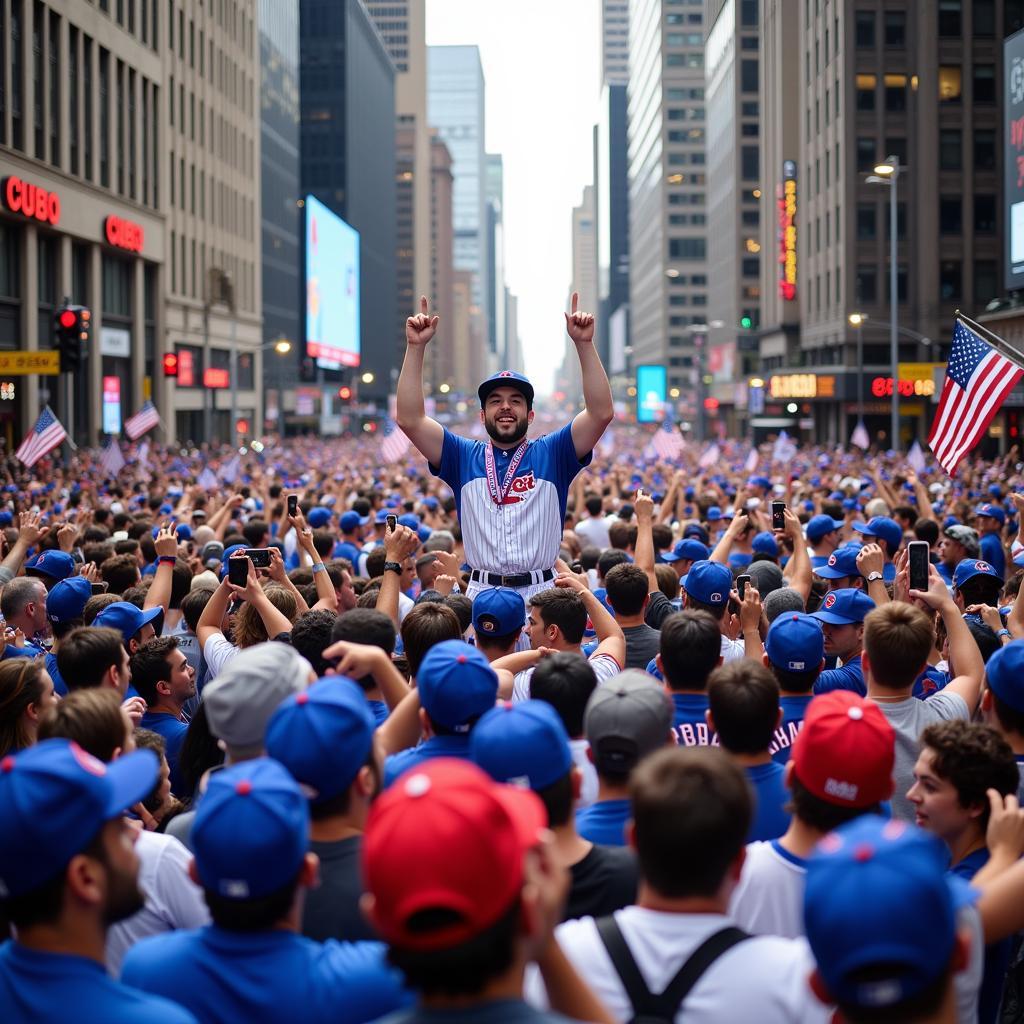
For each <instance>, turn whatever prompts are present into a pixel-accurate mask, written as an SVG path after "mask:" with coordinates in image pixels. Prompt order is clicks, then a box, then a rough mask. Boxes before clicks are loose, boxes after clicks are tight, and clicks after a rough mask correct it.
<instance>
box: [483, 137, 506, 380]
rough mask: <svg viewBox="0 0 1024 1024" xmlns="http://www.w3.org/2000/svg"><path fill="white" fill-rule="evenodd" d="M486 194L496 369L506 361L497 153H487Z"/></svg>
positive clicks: (501, 175)
mask: <svg viewBox="0 0 1024 1024" xmlns="http://www.w3.org/2000/svg"><path fill="white" fill-rule="evenodd" d="M485 166H486V168H487V175H486V185H485V192H486V195H487V295H488V297H489V299H490V306H489V308H488V317H487V319H488V326H487V340H488V348H489V349H490V352H491V355H492V356H493V363H494V368H495V370H497V369H498V366H499V364H500V365H501V366H504V365H505V364H506V362H507V359H506V352H505V344H506V338H505V211H504V205H505V170H504V165H503V163H502V159H501V154H500V153H488V154H487V155H486V161H485Z"/></svg>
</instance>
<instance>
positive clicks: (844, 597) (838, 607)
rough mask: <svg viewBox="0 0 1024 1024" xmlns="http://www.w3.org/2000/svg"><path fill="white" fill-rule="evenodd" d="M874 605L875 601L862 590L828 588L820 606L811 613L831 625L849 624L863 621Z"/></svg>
mask: <svg viewBox="0 0 1024 1024" xmlns="http://www.w3.org/2000/svg"><path fill="white" fill-rule="evenodd" d="M874 607H875V602H874V601H872V600H871V598H870V597H868V595H867V594H865V593H864V591H863V590H857V589H856V588H854V587H844V588H843V589H842V590H830V591H829V592H828V593H827V594H826V595H825V600H824V601H822V602H821V607H820V608H819V609H818V610H817V611H816V612H813V613H812V614H813V615H814V618H816V619H818V620H819V621H821V622H827V623H828V624H829V625H831V626H849V625H852V624H853V623H855V622H863V621H864V619H865V617H866V616H867V614H868V612H870V611H872V610H873V609H874Z"/></svg>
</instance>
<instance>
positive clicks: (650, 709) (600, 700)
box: [583, 669, 672, 775]
mask: <svg viewBox="0 0 1024 1024" xmlns="http://www.w3.org/2000/svg"><path fill="white" fill-rule="evenodd" d="M671 727H672V702H671V701H670V700H669V697H668V694H666V693H665V691H664V690H663V689H662V688H661V687H660V686H658V684H657V683H656V682H655V681H654V679H653V678H652V677H651V676H649V675H648V674H647V673H646V672H641V671H640V670H639V669H627V670H626V671H625V672H620V673H619V674H618V675H617V676H614V677H613V678H612V679H609V680H608V681H607V682H606V683H602V684H601V685H600V686H599V687H597V689H595V690H594V692H593V693H592V694H591V695H590V699H589V700H588V701H587V707H586V710H585V711H584V713H583V731H584V734H585V735H586V737H587V742H588V743H589V744H590V749H591V750H592V751H593V752H594V764H595V766H596V767H597V770H598V772H602V771H607V772H611V773H612V774H617V775H622V774H625V773H626V772H630V771H632V770H633V768H635V767H636V765H637V764H638V763H639V762H640V760H641V759H642V758H644V757H646V756H647V755H648V754H649V753H651V752H652V751H654V750H657V749H658V748H659V747H663V746H664V745H665V743H666V742H667V740H668V736H669V729H670V728H671Z"/></svg>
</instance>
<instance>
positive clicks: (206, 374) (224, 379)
mask: <svg viewBox="0 0 1024 1024" xmlns="http://www.w3.org/2000/svg"><path fill="white" fill-rule="evenodd" d="M178 382H179V383H180V382H181V363H180V362H179V363H178ZM203 387H204V388H229V387H231V374H230V373H228V371H227V370H218V369H217V368H216V367H215V366H211V367H210V368H209V369H207V370H204V371H203Z"/></svg>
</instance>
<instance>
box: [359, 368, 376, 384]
mask: <svg viewBox="0 0 1024 1024" xmlns="http://www.w3.org/2000/svg"><path fill="white" fill-rule="evenodd" d="M361 379H362V382H363V383H364V384H372V383H373V382H374V380H376V378H375V377H374V375H373V374H372V373H371V372H370V371H369V370H367V371H366V373H364V374H363V376H362V378H361Z"/></svg>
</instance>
